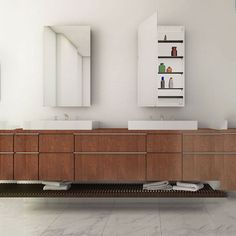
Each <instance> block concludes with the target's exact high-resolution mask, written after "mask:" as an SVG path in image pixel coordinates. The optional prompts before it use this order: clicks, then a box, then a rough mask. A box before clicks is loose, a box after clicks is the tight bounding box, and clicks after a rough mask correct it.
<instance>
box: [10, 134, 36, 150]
mask: <svg viewBox="0 0 236 236" xmlns="http://www.w3.org/2000/svg"><path fill="white" fill-rule="evenodd" d="M14 151H15V152H38V151H39V137H38V135H37V134H25V135H24V134H16V135H15V137H14Z"/></svg>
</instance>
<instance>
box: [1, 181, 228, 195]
mask: <svg viewBox="0 0 236 236" xmlns="http://www.w3.org/2000/svg"><path fill="white" fill-rule="evenodd" d="M0 197H24V198H44V197H45V198H58V197H62V198H223V197H227V193H226V192H223V191H219V190H214V189H212V188H211V187H210V185H208V184H205V186H204V188H203V189H201V190H199V191H197V192H186V191H174V190H171V191H166V190H155V191H147V190H143V189H142V184H72V186H71V189H70V190H68V191H44V190H43V185H42V184H0Z"/></svg>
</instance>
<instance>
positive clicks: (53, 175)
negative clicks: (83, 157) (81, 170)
mask: <svg viewBox="0 0 236 236" xmlns="http://www.w3.org/2000/svg"><path fill="white" fill-rule="evenodd" d="M39 179H40V180H57V181H64V180H68V181H73V180H74V155H73V154H65V153H63V154H62V153H59V154H55V153H47V154H39Z"/></svg>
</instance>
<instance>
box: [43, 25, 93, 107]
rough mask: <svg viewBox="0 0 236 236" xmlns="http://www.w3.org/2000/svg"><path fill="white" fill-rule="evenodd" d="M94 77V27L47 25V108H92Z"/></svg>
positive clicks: (45, 73)
mask: <svg viewBox="0 0 236 236" xmlns="http://www.w3.org/2000/svg"><path fill="white" fill-rule="evenodd" d="M90 77H91V30H90V26H45V27H44V106H49V107H88V106H90V105H91V98H90V97H91V95H90V93H91V92H90V90H91V89H90V87H91V78H90Z"/></svg>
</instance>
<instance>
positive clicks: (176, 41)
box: [158, 40, 184, 43]
mask: <svg viewBox="0 0 236 236" xmlns="http://www.w3.org/2000/svg"><path fill="white" fill-rule="evenodd" d="M183 42H184V41H183V40H158V43H183Z"/></svg>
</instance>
